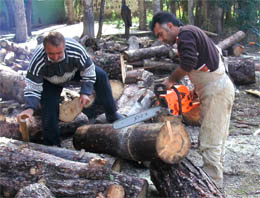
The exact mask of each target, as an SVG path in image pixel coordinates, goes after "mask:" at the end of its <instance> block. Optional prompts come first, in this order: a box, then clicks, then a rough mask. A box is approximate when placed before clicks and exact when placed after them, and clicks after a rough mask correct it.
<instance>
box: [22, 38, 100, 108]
mask: <svg viewBox="0 0 260 198" xmlns="http://www.w3.org/2000/svg"><path fill="white" fill-rule="evenodd" d="M77 71H79V72H80V76H81V82H82V83H81V90H80V93H81V94H86V95H91V94H92V91H93V85H94V83H95V81H96V72H95V64H94V63H93V61H92V60H91V59H90V57H89V55H88V54H87V52H86V50H85V49H84V47H83V46H82V45H80V44H79V43H78V42H77V41H75V40H73V39H68V38H66V39H65V59H64V60H62V61H61V62H58V63H53V62H50V61H49V60H48V58H47V54H46V53H45V50H44V47H43V45H40V46H39V47H38V48H37V49H36V50H35V52H34V55H33V57H32V59H31V62H30V65H29V69H28V71H27V75H26V87H25V89H24V98H25V102H26V107H25V108H26V109H28V108H33V109H37V107H38V105H39V102H40V99H41V93H42V91H43V80H47V81H49V82H50V83H52V84H56V85H61V86H62V85H63V84H64V83H66V82H68V81H70V80H71V79H73V77H74V75H75V73H76V72H77Z"/></svg>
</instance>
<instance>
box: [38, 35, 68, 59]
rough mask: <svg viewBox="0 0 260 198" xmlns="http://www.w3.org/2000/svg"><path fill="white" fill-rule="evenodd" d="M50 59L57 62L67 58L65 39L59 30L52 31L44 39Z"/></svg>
mask: <svg viewBox="0 0 260 198" xmlns="http://www.w3.org/2000/svg"><path fill="white" fill-rule="evenodd" d="M43 46H44V49H45V52H46V54H47V57H48V59H49V61H51V62H54V63H57V62H60V61H62V60H63V59H64V58H65V51H64V50H65V39H64V36H63V35H62V34H61V33H59V32H50V33H49V34H48V35H47V36H46V37H45V38H44V40H43Z"/></svg>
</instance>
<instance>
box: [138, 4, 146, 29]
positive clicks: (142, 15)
mask: <svg viewBox="0 0 260 198" xmlns="http://www.w3.org/2000/svg"><path fill="white" fill-rule="evenodd" d="M138 7H139V30H146V6H145V0H138Z"/></svg>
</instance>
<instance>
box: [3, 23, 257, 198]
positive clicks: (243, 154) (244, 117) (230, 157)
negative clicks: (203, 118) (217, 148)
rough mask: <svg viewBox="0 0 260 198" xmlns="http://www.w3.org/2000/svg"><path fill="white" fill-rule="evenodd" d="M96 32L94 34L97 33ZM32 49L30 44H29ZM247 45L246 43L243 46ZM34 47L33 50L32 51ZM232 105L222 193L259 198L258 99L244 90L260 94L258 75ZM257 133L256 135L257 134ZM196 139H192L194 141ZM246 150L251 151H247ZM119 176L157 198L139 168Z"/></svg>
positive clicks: (77, 28) (250, 52) (253, 50)
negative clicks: (140, 182) (135, 180)
mask: <svg viewBox="0 0 260 198" xmlns="http://www.w3.org/2000/svg"><path fill="white" fill-rule="evenodd" d="M82 29H83V27H82V24H76V25H72V26H66V25H57V26H51V27H46V28H44V29H39V30H35V31H34V32H33V35H35V36H36V35H39V34H43V33H45V32H48V31H50V30H57V31H61V32H62V33H63V34H64V35H65V36H68V37H74V36H80V35H81V33H82ZM123 31H124V30H118V29H116V27H115V26H107V25H105V26H104V28H103V32H106V34H109V33H111V32H113V33H122V32H123ZM96 32H97V31H96ZM11 36H13V35H12V34H7V33H6V32H0V39H1V38H4V37H6V38H8V37H11ZM30 42H31V44H32V45H35V42H34V41H33V40H31V41H30ZM245 44H246V43H245ZM245 46H246V53H247V54H245V55H244V56H250V57H252V58H253V59H255V61H256V62H260V48H258V47H252V46H249V45H245ZM33 47H35V46H32V48H33ZM236 88H237V89H236V96H235V102H234V106H233V111H232V117H231V123H230V136H229V137H228V142H227V146H226V147H227V156H226V160H225V172H224V177H225V192H226V195H227V197H228V198H258V197H259V198H260V173H258V172H259V170H260V169H259V168H260V164H259V165H258V163H259V160H260V154H259V152H260V147H259V146H258V144H259V142H258V140H260V97H256V96H253V95H250V94H248V93H246V92H245V90H247V89H254V90H258V91H260V72H256V83H254V84H251V85H243V86H237V87H236ZM258 130H259V133H258V134H257V133H256V132H257V131H258ZM195 139H196V137H195V138H194V139H193V140H194V141H196V140H195ZM63 146H64V147H71V139H66V140H64V141H63ZM249 146H251V147H252V148H250V149H251V150H249V148H248V147H249ZM190 157H191V158H192V159H195V162H196V163H197V164H198V165H201V163H202V162H201V158H200V157H199V155H198V154H197V153H196V149H194V150H192V151H191V154H190ZM122 172H124V173H127V174H131V175H134V176H138V177H143V178H146V179H147V180H148V181H149V183H150V188H149V196H148V197H159V196H158V193H157V192H156V190H155V188H154V186H153V184H152V182H151V181H150V176H149V171H148V169H147V168H146V167H145V166H144V165H143V164H142V165H140V164H138V163H135V162H128V161H125V163H124V166H123V167H122Z"/></svg>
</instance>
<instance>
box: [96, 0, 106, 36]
mask: <svg viewBox="0 0 260 198" xmlns="http://www.w3.org/2000/svg"><path fill="white" fill-rule="evenodd" d="M104 9H105V0H101V3H100V11H99V20H98V33H97V38H98V39H100V38H101V36H102V27H103V22H104Z"/></svg>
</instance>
